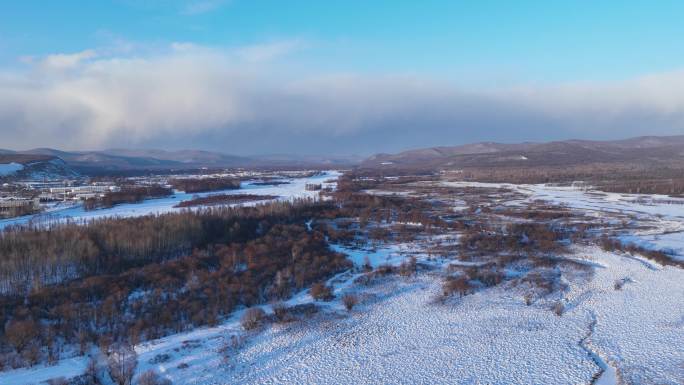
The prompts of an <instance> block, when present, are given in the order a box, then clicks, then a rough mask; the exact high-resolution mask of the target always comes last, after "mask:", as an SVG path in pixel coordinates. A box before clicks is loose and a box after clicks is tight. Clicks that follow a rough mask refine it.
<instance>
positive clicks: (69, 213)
mask: <svg viewBox="0 0 684 385" xmlns="http://www.w3.org/2000/svg"><path fill="white" fill-rule="evenodd" d="M339 175H340V173H339V172H337V171H327V172H325V173H322V174H320V175H316V176H313V177H310V178H295V179H291V180H289V181H290V183H288V184H281V185H277V186H274V185H256V184H253V183H254V182H256V181H248V182H244V183H243V184H242V186H241V188H240V189H239V190H225V191H212V192H207V193H199V194H188V193H184V192H181V191H176V192H175V193H174V195H173V196H170V197H166V198H158V199H147V200H145V201H143V202H141V203H130V204H121V205H116V206H114V207H111V208H107V209H100V210H92V211H86V210H84V209H83V206H81V205H77V206H68V207H67V208H60V209H55V210H51V211H49V212H48V215H44V214H36V215H29V216H24V217H18V218H10V219H4V220H0V229H2V228H4V227H7V226H9V225H25V224H28V223H29V222H30V221H31V220H34V221H36V220H38V221H39V220H41V219H44V220H47V221H50V222H53V221H58V222H64V221H67V220H74V221H90V220H93V219H98V218H105V217H120V218H125V217H138V216H143V215H152V214H164V213H168V212H174V211H176V212H177V211H181V210H188V209H187V208H185V209H182V208H176V207H174V206H176V205H177V204H178V203H180V202H182V201H186V200H191V199H193V197H195V196H200V197H203V196H210V195H217V194H254V195H275V196H278V198H277V199H279V200H292V199H296V198H306V197H315V196H317V195H318V191H306V189H305V185H306V184H307V183H322V182H324V181H326V180H329V179H335V178H337V177H338V176H339ZM323 184H324V185H328V184H326V183H323ZM263 202H264V201H260V202H259V203H263ZM254 204H256V203H255V202H251V203H250V202H247V203H242V204H238V205H243V206H245V205H254ZM193 209H195V210H196V209H198V208H193Z"/></svg>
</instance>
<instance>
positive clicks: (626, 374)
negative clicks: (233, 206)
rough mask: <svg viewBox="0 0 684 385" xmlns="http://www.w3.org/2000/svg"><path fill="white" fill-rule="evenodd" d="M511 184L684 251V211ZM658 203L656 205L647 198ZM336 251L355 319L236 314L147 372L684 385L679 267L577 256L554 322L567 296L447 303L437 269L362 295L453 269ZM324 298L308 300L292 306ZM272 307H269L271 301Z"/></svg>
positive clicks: (209, 380) (43, 370) (171, 350)
mask: <svg viewBox="0 0 684 385" xmlns="http://www.w3.org/2000/svg"><path fill="white" fill-rule="evenodd" d="M326 178H329V176H326ZM471 185H472V184H471ZM280 187H287V185H286V186H280ZM487 187H492V186H491V185H490V184H487ZM511 188H515V189H517V190H519V191H521V192H524V193H525V195H526V198H525V199H524V200H523V201H522V202H511V204H518V203H524V202H531V201H533V200H537V199H543V200H547V201H553V202H555V203H559V204H564V205H567V206H568V207H572V208H574V209H577V210H580V211H582V212H585V213H587V215H594V216H595V217H596V218H597V220H601V218H603V216H604V215H607V214H608V213H610V214H619V215H623V214H624V215H627V216H632V217H633V220H634V221H637V222H643V223H645V224H647V226H646V227H647V229H639V230H636V231H635V233H633V234H625V235H624V236H625V237H634V238H635V239H638V240H645V239H649V238H648V237H653V239H654V240H655V241H656V242H655V243H654V244H653V247H657V248H660V247H662V246H663V245H664V244H670V245H671V246H672V247H673V249H676V246H677V245H681V243H682V239H683V238H682V233H681V232H677V230H680V231H681V229H682V227H680V226H684V211H683V210H684V207H682V206H680V205H678V204H666V203H662V201H663V199H662V197H655V196H651V197H649V196H639V197H635V196H629V195H624V194H602V193H595V192H586V191H580V190H572V189H567V188H559V187H553V186H512V187H511ZM273 193H274V192H273V190H267V191H266V192H264V194H273ZM279 195H281V194H279ZM297 196H299V195H297ZM649 198H650V202H651V203H643V202H649V200H648V199H649ZM640 202H641V203H640ZM663 233H664V234H663ZM663 239H664V240H663ZM333 247H334V248H335V249H336V250H337V251H340V252H344V253H346V254H348V255H349V258H350V259H351V260H352V261H353V262H354V263H355V265H356V267H357V269H355V270H352V271H348V272H345V273H341V274H339V275H338V276H336V277H333V278H332V279H330V281H329V283H330V284H331V285H333V286H334V288H335V294H336V295H337V296H338V298H339V297H340V296H341V295H342V294H344V293H347V292H357V293H358V294H359V296H360V298H361V302H360V304H359V305H358V306H357V307H355V308H354V310H353V311H352V312H350V313H347V312H346V311H345V310H344V308H343V306H342V305H341V303H339V301H333V302H331V303H320V302H318V303H317V304H318V305H320V306H321V307H322V308H323V311H322V312H321V313H319V315H318V316H316V317H314V319H312V320H310V322H307V323H306V324H305V325H302V324H298V323H293V324H285V325H278V324H274V325H270V326H267V327H265V328H264V329H263V330H260V331H258V332H256V333H249V334H246V333H245V332H243V331H242V330H241V328H240V325H239V321H238V320H239V317H240V316H241V312H239V311H238V312H236V313H234V314H233V316H232V317H231V318H230V319H227V320H225V321H224V322H223V323H222V324H220V325H219V326H217V327H211V328H210V327H207V328H199V329H196V330H193V331H190V332H186V333H179V334H176V335H172V336H168V337H165V338H161V339H158V340H154V341H148V342H145V343H142V344H140V345H138V346H136V351H137V352H138V354H139V362H140V363H139V367H138V370H137V373H142V372H143V371H145V370H148V369H154V370H156V371H157V372H159V373H161V374H162V375H163V376H164V377H166V378H168V379H170V380H172V381H173V382H174V384H200V385H203V384H207V385H208V384H284V383H288V384H313V383H315V384H355V383H369V384H388V383H391V384H431V383H448V384H512V383H517V384H590V383H592V384H600V385H615V384H672V385H674V384H682V383H684V270H682V269H679V268H676V267H671V266H668V267H663V266H659V265H657V264H656V263H654V262H651V261H648V260H644V259H642V258H641V257H639V256H633V255H629V254H623V253H611V252H605V251H603V250H601V249H599V248H597V247H577V248H575V249H573V255H572V258H574V259H576V260H578V261H583V262H585V263H587V264H589V265H591V266H593V274H592V275H591V276H589V277H573V276H572V274H570V275H568V276H564V281H565V282H566V283H567V284H568V289H567V290H566V291H564V292H563V294H562V297H561V298H560V300H562V301H563V302H564V303H565V312H564V314H563V315H562V316H557V315H555V314H554V312H553V311H551V307H552V305H553V303H554V302H555V301H556V300H558V299H557V298H549V299H539V300H537V301H535V302H534V303H533V304H531V305H527V304H526V303H525V300H524V298H523V296H524V292H522V291H519V290H516V289H515V288H508V287H505V286H504V287H496V288H493V289H488V290H483V291H477V292H475V293H474V294H472V295H469V296H466V297H463V298H462V299H459V300H455V301H450V302H447V303H444V304H441V303H437V301H436V298H437V297H438V295H439V292H440V290H441V289H440V281H439V280H438V279H436V278H435V277H433V276H431V275H430V274H429V273H428V274H424V275H419V276H418V277H413V278H409V279H390V278H388V279H387V280H386V281H384V282H382V283H381V284H375V285H372V286H370V287H364V288H363V289H360V288H358V287H357V285H355V284H354V279H355V278H356V277H357V276H358V274H359V272H358V271H359V270H358V268H359V267H360V265H361V264H363V262H364V260H365V259H366V257H368V260H369V261H370V263H371V265H372V266H374V267H377V266H378V265H380V264H385V263H387V264H392V265H397V264H399V263H401V262H402V261H403V260H405V259H406V258H407V255H413V256H416V257H417V258H418V261H419V263H422V264H426V265H432V266H435V267H439V266H444V265H445V264H446V263H448V262H449V260H446V261H445V260H439V259H435V258H433V257H429V256H427V255H424V254H420V252H419V249H418V248H417V247H416V245H410V244H403V245H394V246H391V247H384V248H378V249H350V248H347V247H344V246H341V245H334V246H333ZM617 281H622V282H625V284H624V286H623V287H622V288H621V289H620V290H616V289H615V287H614V285H615V282H617ZM313 302H315V301H313V300H312V299H311V297H310V295H309V294H308V292H307V291H303V292H301V293H299V294H297V295H295V296H294V297H293V298H291V299H290V300H289V301H287V304H288V305H293V304H303V303H313ZM264 309H265V310H266V311H267V312H270V311H271V309H270V307H269V306H268V305H265V306H264ZM232 336H242V337H243V338H245V343H244V346H243V347H242V348H241V349H239V351H237V352H235V353H234V354H233V355H232V356H231V357H230V358H229V359H226V357H225V356H224V354H223V353H221V349H222V347H223V346H224V345H225V344H226V343H227V342H228V341H230V339H231V337H232ZM165 355H168V359H167V360H165V361H164V362H156V361H157V360H155V357H166V356H165ZM86 362H87V361H86V358H84V357H80V358H72V359H66V360H61V361H60V362H59V363H58V364H57V365H55V366H51V367H45V366H38V367H35V368H31V369H20V370H14V371H9V372H3V373H0V384H31V383H33V384H38V383H41V382H44V381H46V380H47V379H49V378H55V377H60V376H64V377H70V376H73V375H75V374H79V373H81V372H82V371H83V369H84V368H85V365H86ZM186 365H187V366H186ZM595 376H598V378H595Z"/></svg>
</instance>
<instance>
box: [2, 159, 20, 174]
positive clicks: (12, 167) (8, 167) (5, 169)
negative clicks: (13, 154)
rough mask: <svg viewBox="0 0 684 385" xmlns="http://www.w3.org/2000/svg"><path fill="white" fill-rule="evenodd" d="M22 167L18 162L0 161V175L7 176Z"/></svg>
mask: <svg viewBox="0 0 684 385" xmlns="http://www.w3.org/2000/svg"><path fill="white" fill-rule="evenodd" d="M23 169H24V165H23V164H19V163H14V162H12V163H0V176H7V175H11V174H14V173H16V172H17V171H21V170H23Z"/></svg>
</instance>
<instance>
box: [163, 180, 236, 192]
mask: <svg viewBox="0 0 684 385" xmlns="http://www.w3.org/2000/svg"><path fill="white" fill-rule="evenodd" d="M169 184H170V185H171V186H172V187H173V188H175V189H176V190H180V191H185V192H186V193H190V194H192V193H200V192H208V191H218V190H236V189H239V188H240V179H237V178H228V177H212V178H180V179H171V180H170V181H169Z"/></svg>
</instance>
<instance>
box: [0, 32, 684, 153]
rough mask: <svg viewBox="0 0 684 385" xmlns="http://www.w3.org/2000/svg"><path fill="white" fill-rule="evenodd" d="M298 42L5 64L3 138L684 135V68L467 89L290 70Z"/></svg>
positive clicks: (267, 149) (157, 141)
mask: <svg viewBox="0 0 684 385" xmlns="http://www.w3.org/2000/svg"><path fill="white" fill-rule="evenodd" d="M302 46H303V43H302V42H301V41H281V42H274V43H270V44H264V45H257V46H251V47H242V48H239V49H233V50H217V49H212V48H207V47H201V46H196V45H193V44H187V43H176V44H174V45H173V46H172V47H170V48H169V49H167V50H164V51H163V52H157V53H148V54H144V55H142V54H140V55H137V56H136V55H128V56H111V55H109V56H106V55H99V54H98V52H99V51H96V50H86V51H83V52H80V53H76V54H55V55H49V56H47V57H44V58H39V59H34V60H32V61H31V63H30V64H28V65H27V68H26V69H25V70H22V71H5V72H1V71H0V136H1V137H2V138H3V139H2V141H1V145H0V147H10V148H22V149H23V148H30V147H36V146H50V147H59V148H66V149H76V148H104V147H110V146H135V147H141V146H144V147H175V148H179V147H185V148H208V149H213V150H223V151H225V152H234V153H273V152H279V153H283V152H291V153H294V152H303V153H372V152H380V151H396V150H399V149H404V148H409V147H418V146H428V145H448V144H458V143H464V142H470V141H478V140H495V141H497V140H498V141H523V140H546V139H559V138H570V137H580V138H617V137H626V136H632V135H650V134H684V72H671V73H665V74H658V75H652V76H646V77H642V78H639V79H634V80H630V81H623V82H616V83H604V84H598V83H591V84H590V83H587V84H574V85H559V86H553V87H551V86H545V87H521V88H515V89H511V88H508V89H499V90H491V89H489V90H485V91H482V90H479V91H478V90H472V89H470V90H465V89H460V88H458V87H456V86H454V85H453V84H450V83H446V82H438V81H435V80H434V79H433V80H428V79H427V78H421V77H418V76H390V75H386V76H378V75H368V74H353V73H352V74H321V73H307V72H306V71H302V70H299V71H293V70H285V69H282V68H283V66H282V65H281V62H280V60H279V58H281V57H283V56H284V55H287V54H288V53H289V52H292V51H293V50H297V49H300V48H301V47H302Z"/></svg>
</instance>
